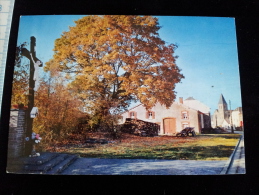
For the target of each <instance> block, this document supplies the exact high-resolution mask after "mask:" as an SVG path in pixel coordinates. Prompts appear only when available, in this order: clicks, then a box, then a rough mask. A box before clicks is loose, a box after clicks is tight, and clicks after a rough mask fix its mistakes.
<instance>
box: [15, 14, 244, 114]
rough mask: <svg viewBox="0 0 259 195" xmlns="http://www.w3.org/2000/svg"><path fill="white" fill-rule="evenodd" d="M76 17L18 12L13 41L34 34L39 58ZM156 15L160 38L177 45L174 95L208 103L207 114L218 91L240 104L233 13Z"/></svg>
mask: <svg viewBox="0 0 259 195" xmlns="http://www.w3.org/2000/svg"><path fill="white" fill-rule="evenodd" d="M82 17H83V16H82V15H67V16H60V15H51V16H49V15H48V16H21V18H20V25H19V34H18V41H17V44H20V43H23V42H27V43H30V37H31V36H35V37H36V45H37V46H36V54H37V57H38V58H39V59H40V60H41V61H43V62H44V63H45V62H47V61H49V59H51V57H52V55H53V51H52V50H53V48H54V41H55V39H57V38H59V37H60V36H61V34H62V32H64V31H68V30H69V28H68V27H69V26H74V22H73V21H76V20H78V19H79V18H82ZM157 17H158V19H159V24H160V26H161V29H160V30H159V34H160V38H161V39H163V40H164V41H166V42H167V43H174V44H177V45H178V48H177V49H176V51H175V54H176V55H177V56H179V58H178V59H177V61H176V63H177V65H178V66H179V68H180V69H181V70H182V74H183V75H184V76H185V79H183V80H182V82H181V83H179V84H177V85H176V89H175V91H176V92H177V99H176V101H178V98H179V97H183V98H184V99H186V98H188V97H190V96H191V97H193V98H195V99H197V100H199V101H201V102H203V103H204V104H206V105H207V106H209V107H210V108H211V113H212V114H213V112H214V110H215V109H216V108H217V103H218V100H219V96H220V94H223V95H224V97H225V99H226V101H227V103H229V100H230V101H231V108H232V109H235V108H236V107H239V106H242V105H241V92H240V79H239V67H238V56H237V43H236V32H235V20H234V18H220V17H182V16H179V17H178V16H177V17H176V16H157ZM27 48H28V49H29V46H28V47H27Z"/></svg>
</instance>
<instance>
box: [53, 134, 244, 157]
mask: <svg viewBox="0 0 259 195" xmlns="http://www.w3.org/2000/svg"><path fill="white" fill-rule="evenodd" d="M239 137H240V135H239V134H211V135H208V134H207V135H197V136H196V137H173V136H163V137H139V136H134V135H129V134H124V135H123V136H122V139H120V140H114V141H113V143H108V144H87V143H84V142H85V141H80V142H77V144H72V145H70V146H68V145H65V146H64V145H63V146H59V147H56V148H55V151H56V152H66V153H74V154H79V155H80V156H81V157H88V158H124V159H125V158H129V159H134V158H135V159H174V160H227V159H228V158H229V156H230V155H231V153H232V152H233V150H234V148H235V146H236V144H237V142H238V140H239Z"/></svg>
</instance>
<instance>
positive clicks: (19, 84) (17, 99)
mask: <svg viewBox="0 0 259 195" xmlns="http://www.w3.org/2000/svg"><path fill="white" fill-rule="evenodd" d="M25 46H26V43H25V42H24V43H22V44H20V45H19V46H17V47H16V55H15V63H14V74H13V87H12V99H11V105H15V104H24V105H27V103H28V96H27V95H28V91H29V84H28V83H29V67H30V64H29V60H26V59H24V57H23V56H22V49H23V48H24V47H25Z"/></svg>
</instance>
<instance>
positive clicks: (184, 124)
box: [182, 122, 190, 129]
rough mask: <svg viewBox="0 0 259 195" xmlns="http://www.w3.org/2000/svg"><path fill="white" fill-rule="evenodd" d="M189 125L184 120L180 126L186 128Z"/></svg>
mask: <svg viewBox="0 0 259 195" xmlns="http://www.w3.org/2000/svg"><path fill="white" fill-rule="evenodd" d="M189 126H190V125H189V123H188V122H184V123H182V128H183V129H184V128H186V127H189Z"/></svg>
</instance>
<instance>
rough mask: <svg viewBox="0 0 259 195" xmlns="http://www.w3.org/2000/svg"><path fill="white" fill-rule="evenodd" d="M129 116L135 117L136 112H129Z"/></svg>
mask: <svg viewBox="0 0 259 195" xmlns="http://www.w3.org/2000/svg"><path fill="white" fill-rule="evenodd" d="M129 117H130V118H137V112H135V111H132V112H130V113H129Z"/></svg>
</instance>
